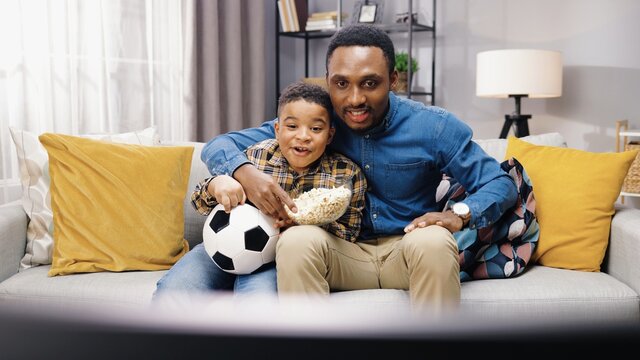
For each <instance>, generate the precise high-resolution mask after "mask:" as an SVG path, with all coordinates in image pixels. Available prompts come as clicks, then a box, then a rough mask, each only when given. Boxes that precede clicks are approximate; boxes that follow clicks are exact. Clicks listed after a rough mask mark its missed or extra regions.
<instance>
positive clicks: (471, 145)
mask: <svg viewBox="0 0 640 360" xmlns="http://www.w3.org/2000/svg"><path fill="white" fill-rule="evenodd" d="M274 122H275V120H271V121H267V122H265V123H263V124H262V125H261V126H260V127H257V128H252V129H246V130H241V131H235V132H230V133H227V134H224V135H219V136H216V137H215V138H213V139H212V140H210V141H209V142H208V143H207V144H206V145H205V147H204V148H203V150H202V156H201V157H202V161H203V162H204V163H205V164H206V165H207V167H208V168H209V171H210V172H211V173H212V174H213V175H219V174H227V175H232V174H233V172H234V171H235V170H236V169H237V168H238V167H239V166H241V165H243V164H246V163H249V161H248V160H247V158H246V156H245V155H244V153H243V152H242V151H243V150H244V149H245V148H246V147H248V146H250V145H252V144H254V143H256V142H258V141H262V140H264V139H268V138H273V137H274V127H273V123H274ZM334 124H335V127H336V134H335V136H334V139H333V141H332V142H331V144H330V146H331V148H332V149H333V150H335V151H337V152H340V153H342V154H344V155H346V156H347V157H349V158H350V159H351V160H353V161H354V162H355V163H356V164H358V165H359V166H360V168H361V169H362V170H363V171H364V174H365V177H366V179H367V184H368V188H367V193H366V204H365V209H364V212H363V219H362V231H361V233H360V239H370V238H375V237H379V236H387V235H394V234H403V233H404V227H405V226H406V225H407V224H409V223H410V222H411V221H412V220H413V219H415V218H417V217H419V216H421V215H424V214H425V213H427V212H437V211H441V210H442V209H439V208H438V207H437V204H436V189H437V187H438V185H439V184H440V181H441V180H442V174H443V173H446V174H447V175H449V176H451V177H454V178H455V179H457V180H458V182H460V184H462V186H463V187H464V188H465V189H466V190H467V192H469V194H470V195H469V196H468V197H467V198H466V199H465V201H464V202H465V203H466V204H467V205H469V208H470V209H471V220H470V222H469V226H470V227H472V228H482V227H486V226H489V225H491V224H492V223H494V222H495V221H496V220H498V219H499V218H500V216H502V214H503V213H504V212H505V211H506V210H507V209H508V208H510V207H511V206H513V205H514V204H515V202H516V198H517V188H516V185H515V183H514V181H513V179H512V178H511V177H510V176H509V175H508V174H507V173H505V172H504V171H503V170H501V169H500V164H499V163H498V161H497V160H495V159H494V158H492V157H491V156H489V155H488V154H487V153H485V152H484V150H482V148H480V146H479V145H478V144H476V143H475V142H473V141H472V140H471V138H472V135H473V133H472V131H471V129H470V128H469V126H467V125H466V124H465V123H463V122H462V121H460V120H459V119H458V118H456V117H455V116H454V115H453V114H451V113H449V112H448V111H446V110H444V109H442V108H439V107H435V106H426V105H424V104H422V103H420V102H416V101H413V100H408V99H404V98H400V97H397V96H396V95H395V94H394V93H389V110H388V112H387V115H386V116H385V118H384V120H383V121H382V123H380V124H379V125H377V126H376V127H374V128H372V129H370V130H368V131H367V132H365V133H360V134H358V133H355V132H353V131H352V130H351V129H349V128H348V127H347V126H346V125H345V124H344V123H343V122H342V121H341V120H340V119H338V118H337V117H336V119H335V120H334Z"/></svg>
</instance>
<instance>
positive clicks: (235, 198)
mask: <svg viewBox="0 0 640 360" xmlns="http://www.w3.org/2000/svg"><path fill="white" fill-rule="evenodd" d="M207 192H208V193H209V194H211V195H213V197H215V199H216V201H217V202H218V203H219V204H222V206H224V211H225V212H226V213H228V212H229V211H231V209H233V208H234V207H236V206H238V205H239V204H244V202H245V200H247V195H246V194H245V193H244V189H243V188H242V185H241V184H240V183H239V182H238V181H237V180H236V179H234V178H232V177H231V176H228V175H219V176H216V177H215V178H213V180H211V181H210V182H209V186H207Z"/></svg>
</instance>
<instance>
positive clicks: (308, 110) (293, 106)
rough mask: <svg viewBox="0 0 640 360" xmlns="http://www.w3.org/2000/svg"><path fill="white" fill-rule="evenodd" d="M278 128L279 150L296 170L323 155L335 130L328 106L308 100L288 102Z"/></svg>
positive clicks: (298, 171) (279, 118) (304, 167)
mask: <svg viewBox="0 0 640 360" xmlns="http://www.w3.org/2000/svg"><path fill="white" fill-rule="evenodd" d="M275 128H276V139H277V140H278V144H279V145H280V151H282V155H284V157H285V159H287V162H288V163H289V166H291V168H293V170H295V171H296V172H297V173H301V172H302V171H304V170H307V169H308V168H309V167H310V166H311V164H313V163H314V162H315V161H316V160H318V159H319V158H320V156H322V154H323V153H324V149H325V148H326V147H327V144H328V143H329V142H330V141H331V139H332V138H333V133H334V132H335V129H334V128H332V127H331V122H330V118H329V112H328V111H327V109H325V108H324V107H322V106H321V105H319V104H316V103H310V102H307V101H305V100H297V101H292V102H290V103H288V104H285V105H284V106H283V108H282V109H280V115H279V117H278V121H277V122H276V124H275Z"/></svg>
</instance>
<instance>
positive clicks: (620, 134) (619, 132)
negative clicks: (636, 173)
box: [616, 120, 640, 204]
mask: <svg viewBox="0 0 640 360" xmlns="http://www.w3.org/2000/svg"><path fill="white" fill-rule="evenodd" d="M630 137H638V138H640V130H636V131H629V120H618V121H616V152H620V151H623V150H624V144H626V143H627V141H628V139H629V138H630ZM625 196H629V197H640V193H631V192H626V191H621V192H620V202H621V203H623V204H624V197H625Z"/></svg>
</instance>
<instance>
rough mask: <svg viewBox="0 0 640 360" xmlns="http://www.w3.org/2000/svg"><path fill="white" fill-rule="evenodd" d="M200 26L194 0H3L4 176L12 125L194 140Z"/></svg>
mask: <svg viewBox="0 0 640 360" xmlns="http://www.w3.org/2000/svg"><path fill="white" fill-rule="evenodd" d="M194 33H195V3H194V0H153V1H152V0H1V1H0V147H1V151H2V157H1V158H0V161H1V162H2V163H1V166H0V181H3V182H4V184H5V185H6V184H8V183H11V182H15V183H18V179H17V178H18V169H17V163H16V160H15V158H16V157H15V150H14V147H13V143H12V141H11V138H10V135H9V130H8V127H9V126H13V127H17V128H20V129H24V130H27V131H32V132H34V133H42V132H45V131H51V132H60V133H67V134H86V133H117V132H129V131H134V130H140V129H143V128H146V127H149V126H155V127H156V128H157V129H158V132H159V134H160V138H161V139H162V140H163V141H183V140H195V136H196V135H195V133H196V128H197V126H196V124H195V117H196V98H195V96H196V94H195V93H196V82H195V62H196V61H195V49H194V44H195V40H194V38H195V36H194Z"/></svg>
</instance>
